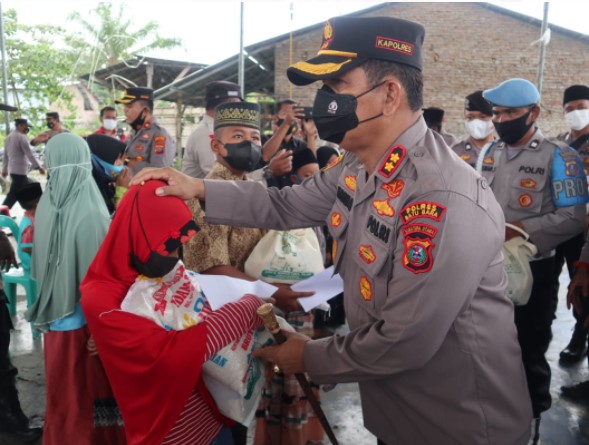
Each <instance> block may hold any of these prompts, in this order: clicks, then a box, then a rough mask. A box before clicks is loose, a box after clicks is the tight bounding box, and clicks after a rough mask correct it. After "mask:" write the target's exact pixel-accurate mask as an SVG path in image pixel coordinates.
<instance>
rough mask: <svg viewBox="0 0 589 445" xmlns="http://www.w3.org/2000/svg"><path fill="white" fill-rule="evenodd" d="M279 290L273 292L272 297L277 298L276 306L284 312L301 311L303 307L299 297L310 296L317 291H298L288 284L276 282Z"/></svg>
mask: <svg viewBox="0 0 589 445" xmlns="http://www.w3.org/2000/svg"><path fill="white" fill-rule="evenodd" d="M274 286H276V287H278V290H277V291H276V292H274V293H273V294H272V298H274V299H275V300H276V306H278V308H279V309H280V310H282V311H283V312H293V311H300V310H302V309H303V308H302V307H301V305H300V304H299V302H298V301H297V298H304V297H310V296H311V295H313V294H315V292H297V291H294V290H292V289H291V288H290V286H289V285H288V284H283V283H278V284H276V283H275V284H274Z"/></svg>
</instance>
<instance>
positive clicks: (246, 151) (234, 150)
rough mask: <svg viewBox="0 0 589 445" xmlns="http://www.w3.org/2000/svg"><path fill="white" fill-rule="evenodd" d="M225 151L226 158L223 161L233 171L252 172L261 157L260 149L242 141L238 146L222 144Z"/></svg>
mask: <svg viewBox="0 0 589 445" xmlns="http://www.w3.org/2000/svg"><path fill="white" fill-rule="evenodd" d="M223 146H224V147H225V150H227V156H224V157H223V159H225V161H227V164H229V165H230V166H231V167H233V168H234V169H235V170H240V171H244V172H252V171H254V170H255V169H256V168H257V167H258V163H259V162H260V158H261V157H262V147H260V146H259V145H257V144H255V143H253V142H252V141H242V142H240V143H239V144H224V145H223Z"/></svg>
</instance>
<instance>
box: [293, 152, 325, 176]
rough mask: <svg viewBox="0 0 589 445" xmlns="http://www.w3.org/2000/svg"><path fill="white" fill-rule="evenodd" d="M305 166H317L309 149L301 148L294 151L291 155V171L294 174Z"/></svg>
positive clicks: (315, 159)
mask: <svg viewBox="0 0 589 445" xmlns="http://www.w3.org/2000/svg"><path fill="white" fill-rule="evenodd" d="M307 164H317V165H319V162H317V158H316V157H315V155H314V154H313V152H312V151H311V149H309V148H301V149H300V150H295V151H294V152H293V154H292V171H293V173H296V172H297V170H298V169H299V168H301V167H302V166H303V165H307Z"/></svg>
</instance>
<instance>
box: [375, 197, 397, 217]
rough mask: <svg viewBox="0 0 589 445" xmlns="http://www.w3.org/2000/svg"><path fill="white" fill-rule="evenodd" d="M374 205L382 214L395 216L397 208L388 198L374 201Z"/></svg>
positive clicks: (377, 211)
mask: <svg viewBox="0 0 589 445" xmlns="http://www.w3.org/2000/svg"><path fill="white" fill-rule="evenodd" d="M372 207H374V208H375V209H376V213H378V214H379V215H381V216H395V209H394V208H393V207H392V206H391V205H390V204H389V200H388V199H382V200H376V201H372Z"/></svg>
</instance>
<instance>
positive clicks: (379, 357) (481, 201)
mask: <svg viewBox="0 0 589 445" xmlns="http://www.w3.org/2000/svg"><path fill="white" fill-rule="evenodd" d="M424 37H425V29H424V28H423V27H422V26H421V25H419V24H417V23H413V22H409V21H405V20H400V19H396V18H385V17H378V18H376V17H374V18H352V17H337V18H334V19H330V20H329V21H328V22H327V23H326V25H325V28H324V33H323V40H322V42H321V50H320V51H319V53H318V55H317V56H316V57H313V58H311V59H309V60H305V61H300V62H297V63H295V64H294V65H292V66H291V67H290V68H288V70H287V73H286V74H287V76H288V79H289V80H290V81H291V82H292V83H293V84H295V85H299V86H302V85H308V84H311V83H313V82H317V81H320V82H322V87H321V88H320V89H319V90H318V92H317V95H316V98H315V102H314V105H313V109H312V116H311V114H309V113H308V111H307V110H305V109H304V108H303V107H300V106H299V104H298V103H297V101H295V100H291V99H286V100H281V101H278V102H277V103H276V107H275V113H274V115H273V118H272V134H271V135H264V134H262V132H261V114H262V113H261V110H260V107H259V105H258V104H255V103H250V102H247V101H245V100H244V98H243V97H242V96H241V92H240V87H239V86H238V85H236V84H234V83H231V82H227V81H213V82H211V83H209V84H208V85H207V87H206V97H205V114H204V117H203V119H202V121H201V122H200V123H199V125H198V126H197V127H196V129H195V130H194V132H193V133H192V134H191V135H190V136H189V138H188V141H187V143H186V147H185V149H184V152H183V157H182V167H181V169H182V171H179V170H177V169H175V168H173V167H172V163H173V160H174V157H175V156H176V155H177V153H176V143H175V142H174V140H173V138H172V137H171V136H170V134H169V133H168V131H167V130H166V129H165V128H164V127H162V126H161V124H159V123H158V121H157V118H156V117H155V116H154V114H153V110H154V98H153V90H151V89H149V88H142V87H134V88H127V89H126V91H125V93H124V95H123V96H122V98H120V99H118V100H116V101H115V102H116V103H118V104H122V105H123V106H124V115H125V122H126V123H127V125H128V126H129V128H130V130H131V131H130V133H129V134H124V132H121V131H119V129H118V125H117V119H118V118H117V110H116V108H115V106H105V107H104V108H103V109H102V110H101V111H100V116H99V118H100V122H101V127H100V128H99V129H98V130H97V131H96V132H95V133H94V134H92V135H88V136H87V137H85V138H83V137H80V136H77V135H75V134H73V133H71V132H69V131H68V130H67V129H65V128H64V127H62V125H61V122H60V119H59V114H58V113H56V112H49V113H47V115H46V118H47V126H48V128H49V129H48V130H47V131H45V132H43V133H41V134H40V135H38V136H36V137H35V138H33V139H31V140H29V139H28V137H27V133H28V131H29V128H30V125H29V123H28V121H27V120H26V119H24V118H22V117H19V118H17V119H15V122H14V124H15V128H14V131H13V132H12V133H11V134H10V135H9V136H8V137H7V139H6V143H5V145H6V149H5V154H4V164H3V170H2V175H3V176H4V177H6V176H7V175H8V174H10V177H11V180H12V181H11V187H10V190H9V192H8V194H7V197H6V199H5V201H4V205H5V206H7V207H8V208H10V207H12V206H13V205H14V204H15V203H16V202H19V203H20V205H21V206H22V207H23V208H24V209H25V210H26V213H25V218H23V223H22V226H21V227H22V234H23V235H22V239H20V240H19V246H18V247H19V249H21V250H19V257H21V260H22V258H23V257H24V256H25V255H29V260H28V261H29V263H28V264H27V263H26V262H24V261H21V262H22V264H21V267H25V268H30V272H31V275H32V277H33V278H34V279H35V280H36V282H37V288H38V295H37V298H36V301H35V303H34V304H33V305H32V306H31V307H29V308H28V310H27V312H26V318H27V320H29V321H31V322H32V323H33V325H34V329H37V330H39V331H40V332H42V333H43V347H44V354H45V356H44V358H45V375H46V393H47V407H46V415H45V423H44V426H43V429H42V431H41V429H39V428H31V427H30V426H29V421H28V419H27V417H26V415H25V414H24V413H23V412H22V409H21V407H20V403H19V401H18V395H17V391H16V387H15V383H14V377H15V375H16V370H15V369H14V367H13V366H12V364H11V362H10V359H9V357H8V344H9V339H10V337H9V336H10V329H11V328H12V323H11V319H10V316H9V314H8V311H7V309H6V307H5V306H6V304H4V303H3V301H6V296H5V295H4V292H0V346H1V347H2V349H1V350H0V408H1V409H0V432H5V433H9V434H13V435H15V436H18V437H22V438H25V439H31V440H33V439H36V438H38V437H40V436H41V434H42V437H43V444H44V445H54V444H76V445H77V444H101V445H102V444H113V445H114V444H126V443H128V444H131V445H135V444H137V445H139V444H141V445H145V444H154V445H156V444H166V445H167V444H174V445H181V444H202V445H208V444H215V445H229V444H235V445H245V444H246V441H247V427H248V425H241V424H239V423H236V422H234V421H233V420H232V419H229V418H227V417H226V416H225V415H223V414H222V413H221V412H219V410H218V408H217V405H216V403H215V400H213V398H212V397H211V394H210V393H209V391H208V390H207V386H206V384H205V381H204V380H203V365H204V363H205V362H206V361H207V360H209V359H211V358H212V357H214V356H215V353H216V352H217V351H219V350H220V349H221V348H222V347H224V346H225V345H228V344H232V343H233V342H235V341H236V340H237V339H239V338H240V337H241V336H242V335H244V334H246V333H248V332H252V330H256V329H259V328H261V327H262V323H261V319H260V318H259V317H258V316H257V315H256V309H257V308H258V307H259V306H260V305H261V304H263V303H264V302H265V301H266V300H263V299H261V298H258V297H256V296H254V295H244V296H243V297H242V298H241V299H239V300H238V301H235V302H232V303H228V304H226V305H224V306H222V307H221V308H220V309H218V310H216V311H212V310H211V308H210V306H209V304H208V303H204V308H205V309H204V310H203V314H206V317H205V316H203V318H202V320H199V322H198V323H196V324H194V325H193V324H188V325H186V326H185V329H181V330H175V329H171V328H170V329H166V328H165V327H162V326H159V325H157V324H155V323H154V322H153V321H151V320H149V319H146V318H143V317H141V316H139V315H137V314H135V313H131V312H129V311H126V310H123V309H122V302H123V300H124V299H125V297H126V295H127V293H128V292H129V290H130V289H131V287H132V286H133V284H134V283H135V282H136V281H137V280H139V279H145V278H147V279H151V280H156V281H158V280H159V281H158V282H160V283H161V282H165V277H167V276H169V274H170V273H171V272H172V271H175V270H177V268H178V264H179V262H180V261H181V262H183V264H184V265H185V266H186V268H187V269H189V270H192V271H194V272H198V273H200V274H204V275H224V276H229V277H233V278H239V279H243V280H247V281H255V280H258V279H262V280H267V281H269V282H272V284H274V285H275V286H276V287H277V290H276V292H275V293H274V294H273V295H272V297H271V301H272V302H273V303H274V305H275V307H276V308H277V311H278V312H279V313H280V314H281V315H283V316H284V318H285V319H286V320H287V322H289V323H290V324H291V325H292V326H293V328H294V332H286V333H285V335H286V338H287V340H286V342H285V343H283V344H281V345H279V346H278V345H272V346H268V347H264V348H260V349H257V350H255V351H254V352H253V355H254V356H255V357H257V358H259V359H261V360H263V362H264V363H265V364H266V367H265V383H264V386H263V390H262V395H261V398H260V402H259V405H258V407H257V410H256V413H255V417H256V421H255V438H254V444H255V445H306V444H308V443H311V444H319V443H323V441H324V440H325V431H324V428H323V426H322V425H321V423H320V421H319V419H318V417H317V415H316V413H315V412H314V411H313V410H312V409H311V405H310V403H309V400H308V397H309V394H307V393H305V392H304V391H302V389H301V387H300V386H299V385H298V383H297V380H296V378H295V373H306V374H307V376H308V377H309V379H310V380H311V382H312V386H313V396H312V397H315V398H319V397H320V391H319V388H320V385H333V384H337V383H347V382H358V383H359V387H360V393H361V397H362V407H363V415H364V424H365V426H366V428H367V429H368V430H370V431H371V432H372V433H373V434H374V435H375V436H376V437H377V438H378V443H379V444H397V443H399V444H417V443H419V444H434V443H435V444H456V443H468V444H486V445H489V444H497V445H506V444H510V445H511V444H513V445H524V444H528V443H531V444H538V443H539V440H540V437H539V436H540V420H541V415H542V413H544V412H545V411H547V410H548V409H549V408H550V406H551V402H552V399H551V394H550V380H551V370H550V365H549V364H548V362H547V360H546V356H545V355H546V351H547V349H548V346H549V343H550V341H551V339H552V331H551V325H552V321H553V319H554V318H555V312H556V305H557V302H558V291H559V288H558V283H559V281H558V280H559V276H560V274H561V272H562V268H563V265H564V263H565V261H566V264H567V268H568V272H569V275H570V278H571V285H570V287H569V291H568V296H567V301H568V304H569V306H572V307H573V313H574V316H575V319H576V324H575V328H574V331H573V336H572V339H571V341H570V344H569V345H567V347H566V348H565V349H564V350H563V351H562V352H561V361H563V362H565V363H571V362H577V361H580V360H582V359H583V357H584V356H585V354H586V352H587V338H588V335H587V332H588V327H587V326H588V325H589V305H588V304H587V302H589V300H588V298H589V243H585V242H584V240H585V232H586V227H587V223H588V221H589V219H588V218H587V217H586V215H587V210H586V209H587V207H586V204H587V203H588V202H589V192H588V189H587V179H586V178H587V176H589V87H587V86H584V85H572V86H568V87H566V88H564V89H563V115H564V119H565V120H566V122H567V124H568V125H569V127H570V131H569V132H567V133H566V134H563V135H558V136H556V135H554V137H547V136H544V135H543V134H542V132H541V130H540V128H539V127H538V125H537V122H538V119H539V116H540V113H541V108H540V102H541V96H540V93H539V91H538V89H537V88H536V86H535V85H534V84H533V83H531V82H529V81H528V80H525V79H521V78H518V77H517V76H512V77H509V74H514V73H506V77H507V79H506V80H505V81H504V82H501V83H500V84H498V85H480V86H479V87H480V88H481V89H478V90H476V91H473V92H472V93H471V94H469V95H468V96H466V98H465V107H464V116H463V117H464V123H465V131H466V136H464V137H463V138H457V137H455V136H453V135H451V134H448V133H446V132H445V131H444V130H443V122H444V110H443V109H441V108H436V107H429V108H423V101H424V98H423V74H422V68H423V66H422V65H423V62H422V57H421V51H422V45H423V41H424ZM3 107H5V108H6V106H3ZM8 108H9V107H8ZM8 108H6V109H8ZM13 111H14V110H13ZM38 144H45V151H44V153H45V163H44V164H42V163H40V162H39V161H38V160H37V159H36V158H35V157H34V156H33V153H32V151H31V146H36V145H38ZM31 168H33V169H38V170H39V171H40V173H41V174H45V173H47V185H46V187H45V190H44V191H43V190H42V188H41V186H40V185H39V184H38V183H37V182H35V181H33V180H32V179H31V178H29V177H28V173H29V171H30V169H31ZM506 223H509V225H507V226H506ZM300 228H312V230H311V229H309V230H311V232H310V233H312V235H311V236H312V237H313V239H314V242H315V244H317V245H318V246H320V248H319V250H318V251H317V253H316V255H318V261H320V263H321V264H322V267H329V266H334V271H335V272H337V273H339V274H340V275H341V277H342V278H343V282H344V292H343V295H340V296H338V297H335V298H333V299H332V300H330V305H331V312H327V313H325V312H323V311H320V310H312V311H309V312H306V311H304V310H303V309H302V307H301V306H300V304H299V302H298V299H299V298H305V297H308V296H310V295H312V292H300V291H296V290H294V289H292V281H289V280H282V281H281V279H280V277H282V278H284V276H285V271H284V268H283V269H281V270H279V272H280V273H278V272H276V271H274V272H273V274H254V272H252V271H251V269H248V267H247V266H246V263H247V261H248V259H249V258H250V257H251V256H252V255H253V252H254V249H255V248H256V246H257V245H259V244H260V243H261V242H262V240H264V239H266V237H268V236H269V235H271V234H272V232H274V231H277V230H278V231H284V232H289V233H292V235H291V236H292V237H296V236H297V235H295V234H294V233H295V231H296V230H297V229H300ZM522 232H523V233H525V236H526V237H527V239H528V240H529V242H530V243H532V244H533V245H534V246H535V247H536V248H537V251H538V253H537V254H536V255H535V256H534V257H533V258H530V259H529V265H530V269H531V274H532V279H533V285H532V288H531V291H530V294H529V300H528V302H527V303H526V304H524V305H517V304H515V305H514V303H513V302H512V301H511V300H510V299H509V298H508V296H507V294H506V286H507V285H508V283H507V279H506V273H505V270H504V267H503V254H502V248H503V246H504V243H505V242H506V241H509V240H511V239H514V238H516V237H521V236H522ZM297 233H298V232H297ZM305 233H307V234H308V233H309V232H305ZM305 236H307V235H305ZM475 246H476V247H475ZM299 253H304V252H299ZM16 263H17V261H16V257H15V253H14V250H13V249H12V247H11V245H10V243H9V242H8V240H7V239H6V236H5V234H4V233H3V232H1V231H0V265H2V266H3V267H4V268H6V269H8V268H10V267H11V266H15V265H16ZM273 266H275V267H279V266H276V264H273ZM289 267H290V266H289ZM289 272H292V270H289ZM295 272H296V271H295ZM270 277H271V278H272V279H270ZM277 277H278V278H277ZM178 280H181V278H178ZM169 289H171V287H169ZM166 292H168V291H167V290H166V291H165V292H164V294H165V295H164V297H165V298H168V297H169V298H170V300H169V301H168V300H165V298H164V300H161V301H160V302H159V303H158V304H160V305H163V306H162V307H161V311H162V313H163V312H164V311H165V308H166V304H167V303H169V304H178V303H177V302H178V301H179V300H178V298H179V296H178V295H176V294H174V293H173V291H171V290H170V292H171V293H170V295H168V294H167V293H166ZM205 294H206V293H205ZM343 307H345V311H344V310H343ZM346 321H347V324H348V327H349V332H348V333H346V334H345V335H334V334H333V332H331V331H330V330H329V329H326V328H328V327H331V326H333V325H340V324H343V323H345V322H346ZM432 382H438V383H439V384H433V383H432ZM562 395H563V397H568V398H569V399H571V400H573V401H589V382H580V383H578V384H576V385H574V386H571V387H563V388H562Z"/></svg>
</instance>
